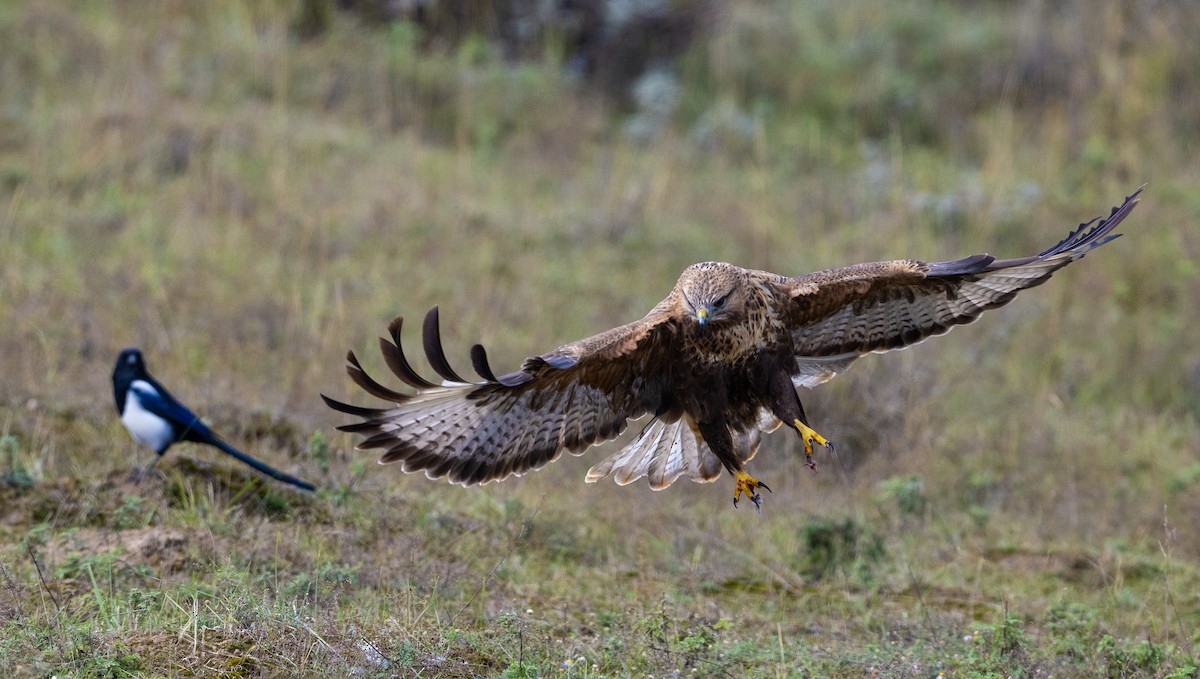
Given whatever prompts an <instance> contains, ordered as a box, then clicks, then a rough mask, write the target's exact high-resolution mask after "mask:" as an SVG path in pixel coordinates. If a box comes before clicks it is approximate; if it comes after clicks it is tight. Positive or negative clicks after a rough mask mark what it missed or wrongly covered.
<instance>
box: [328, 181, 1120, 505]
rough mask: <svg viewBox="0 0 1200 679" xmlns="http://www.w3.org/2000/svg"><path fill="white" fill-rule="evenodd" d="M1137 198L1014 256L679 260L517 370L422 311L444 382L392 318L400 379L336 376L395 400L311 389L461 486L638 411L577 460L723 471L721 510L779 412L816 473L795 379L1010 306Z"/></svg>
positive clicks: (601, 431)
mask: <svg viewBox="0 0 1200 679" xmlns="http://www.w3.org/2000/svg"><path fill="white" fill-rule="evenodd" d="M1140 193H1141V189H1138V191H1137V192H1135V193H1134V194H1133V195H1132V196H1129V197H1128V198H1126V199H1125V202H1124V204H1122V205H1121V206H1120V207H1118V208H1114V209H1113V211H1112V214H1110V215H1109V217H1108V218H1107V219H1093V220H1092V221H1090V222H1087V223H1085V224H1081V225H1080V226H1079V228H1078V229H1076V230H1075V231H1073V232H1071V234H1070V235H1068V236H1067V237H1066V239H1064V240H1063V241H1062V242H1060V243H1059V244H1058V245H1055V246H1054V247H1052V248H1050V249H1048V250H1046V251H1044V252H1042V253H1041V254H1038V255H1035V256H1032V257H1022V258H1020V259H996V258H995V257H992V256H991V255H986V254H981V255H974V256H972V257H967V258H965V259H959V260H955V261H952V262H934V263H932V264H927V263H925V262H920V261H916V260H911V259H901V260H894V261H890V262H875V263H870V264H856V265H854V266H848V267H845V268H842V269H830V270H827V271H818V272H816V273H811V274H808V275H806V276H798V277H794V278H789V277H787V276H781V275H778V274H773V273H768V272H765V271H754V270H750V269H743V268H741V267H737V266H734V265H732V264H724V263H720V262H703V263H700V264H694V265H692V266H690V267H688V268H687V269H685V270H684V272H683V274H682V275H681V276H680V277H679V281H678V282H677V283H676V284H675V288H674V289H673V290H672V291H671V293H670V294H669V295H667V297H666V299H664V300H663V301H662V302H660V303H659V304H658V305H657V306H655V307H654V308H653V309H652V310H651V311H650V313H648V314H647V315H646V316H645V318H642V319H641V320H639V321H634V322H633V323H629V324H627V325H623V326H620V327H618V328H613V329H611V330H608V331H606V332H602V333H600V334H599V335H596V336H594V337H589V338H587V339H583V340H579V341H578V342H572V343H570V344H566V345H563V346H561V347H559V348H557V349H555V350H554V351H551V352H550V353H547V354H543V355H541V356H534V357H532V358H528V359H526V360H525V362H524V365H522V366H521V369H520V370H518V371H516V372H512V373H508V374H506V375H501V376H499V377H497V376H496V375H495V373H493V372H492V369H491V367H490V366H489V365H488V360H487V355H486V353H485V352H484V350H483V347H481V346H479V345H475V346H474V347H472V348H471V362H472V364H473V367H474V368H475V372H477V373H478V374H479V376H480V378H481V379H480V380H477V381H472V380H468V379H465V378H463V377H461V376H460V375H459V374H458V373H457V372H456V371H455V370H454V369H453V368H451V367H450V364H449V362H448V361H447V360H446V355H445V352H444V351H443V350H442V344H441V337H440V333H439V328H438V313H437V308H436V307H435V308H433V309H432V310H430V312H429V314H428V315H427V316H426V317H425V324H424V332H423V340H424V348H425V354H426V356H427V357H428V359H429V364H430V365H431V366H432V368H433V369H434V370H435V371H436V372H437V373H438V375H440V376H441V378H442V381H441V382H431V381H429V380H426V379H425V378H423V377H421V376H420V375H418V374H417V373H416V372H415V371H414V370H413V369H412V368H411V367H410V366H409V363H408V361H407V360H406V359H405V357H404V353H403V351H402V350H401V348H400V329H401V325H402V322H403V318H402V317H400V318H396V319H395V320H394V321H392V323H391V325H390V327H389V330H390V334H391V336H392V341H388V340H385V339H381V340H380V346H381V347H382V350H383V356H384V359H385V360H386V362H387V364H388V366H389V367H390V368H391V370H392V372H394V373H395V374H396V376H397V377H399V378H400V379H401V380H402V381H403V382H405V383H406V384H407V385H409V386H410V387H412V388H413V389H414V390H415V391H414V392H410V393H403V392H399V391H394V390H392V389H390V388H388V387H385V386H383V385H381V384H380V383H378V382H376V381H375V380H374V379H372V378H371V377H370V376H369V375H367V373H366V372H365V371H364V370H363V368H362V365H361V364H360V363H359V362H358V359H357V358H356V357H355V356H354V353H353V352H350V353H349V354H348V355H347V357H346V359H347V361H348V362H349V365H348V366H347V371H348V372H349V373H350V377H351V378H352V379H353V380H354V381H355V382H356V383H357V384H358V385H359V386H360V387H362V388H363V389H364V390H366V391H367V392H368V393H369V394H371V395H372V396H376V397H378V398H381V399H383V400H385V401H390V402H391V403H392V405H391V406H389V407H385V408H363V407H359V406H354V405H348V404H345V403H341V402H338V401H335V400H333V399H331V398H329V397H326V396H324V395H322V397H323V398H324V399H325V402H326V403H328V404H329V406H330V407H331V408H334V409H336V410H339V411H341V412H344V413H348V414H350V415H355V416H357V417H359V418H361V420H362V421H361V422H356V423H354V424H348V425H344V426H341V427H339V429H341V430H343V431H348V432H354V433H357V434H362V435H364V436H365V437H366V438H365V440H363V441H362V442H361V443H359V445H358V447H359V448H360V449H382V450H383V451H384V452H383V456H382V457H381V458H380V462H381V463H386V462H400V463H401V468H402V469H403V470H404V471H405V472H416V471H424V472H425V475H426V476H428V477H430V478H440V477H443V476H445V477H448V478H449V480H450V481H451V482H453V483H459V484H462V485H464V486H470V485H473V484H476V483H487V482H488V481H493V480H499V479H503V478H505V477H507V476H509V475H512V474H517V475H521V474H523V473H525V472H527V471H529V470H531V469H538V468H540V467H542V466H543V465H545V464H546V463H548V462H550V461H552V460H554V459H555V458H557V457H558V456H559V455H560V454H561V453H562V451H564V450H566V451H569V452H571V453H573V454H576V455H578V454H580V453H582V452H584V451H585V450H587V449H588V448H589V447H591V446H593V445H596V444H599V443H602V442H604V441H608V440H610V439H612V438H615V437H616V436H617V435H619V434H620V433H621V432H622V431H624V429H625V427H626V424H627V423H628V422H629V421H630V420H636V419H638V418H640V417H643V416H645V415H650V416H651V419H650V421H649V423H648V424H646V425H645V427H644V428H643V429H642V430H641V432H640V433H639V434H638V435H637V436H636V437H635V438H634V439H633V440H632V441H630V442H629V443H628V445H626V446H624V447H623V448H621V450H619V451H617V452H616V453H614V454H613V455H611V456H609V457H608V458H606V459H605V460H603V461H601V462H600V463H599V464H597V465H596V466H594V467H592V468H591V469H590V470H589V471H588V474H587V479H586V480H587V481H588V482H594V481H597V480H599V479H602V478H604V477H605V476H609V475H612V476H613V477H614V480H615V481H616V482H617V483H618V484H620V485H625V484H627V483H630V482H632V481H635V480H637V479H639V478H642V477H643V476H644V477H647V479H648V481H649V483H650V487H651V488H654V489H655V490H659V489H662V488H666V487H667V486H669V485H671V483H673V482H674V481H675V480H676V479H678V478H679V477H681V476H684V477H687V478H688V479H690V480H692V481H700V482H708V481H714V480H716V479H717V477H719V476H720V475H721V470H722V469H724V470H726V471H728V472H729V473H730V474H731V475H733V477H734V481H735V485H734V491H733V502H734V504H735V505H736V504H737V501H738V498H740V497H741V496H742V495H743V494H745V495H746V496H748V497H749V498H750V500H751V501H753V502H754V503H755V505H759V503H760V501H761V498H760V496H759V495H758V492H757V489H758V488H766V485H765V484H763V483H762V482H761V481H758V480H757V479H755V478H754V477H752V476H750V475H749V474H747V473H746V471H745V469H744V467H745V464H746V463H747V462H748V461H750V460H751V459H752V458H753V457H754V455H755V453H756V452H757V450H758V444H759V441H760V439H761V437H762V434H763V433H766V432H771V431H773V430H774V429H776V428H777V427H778V426H779V425H780V424H781V423H783V424H786V425H787V426H789V427H791V428H793V429H795V430H796V432H797V434H798V435H799V437H800V440H801V441H802V442H803V445H804V453H805V455H806V456H807V461H808V464H809V466H811V467H814V468H815V465H814V463H813V460H812V452H813V446H814V445H821V446H829V447H832V444H831V443H830V442H829V441H827V440H826V439H825V438H824V437H822V436H821V435H820V434H818V433H817V432H815V431H813V429H812V428H811V427H810V426H809V424H808V419H807V417H805V414H804V408H803V407H802V406H801V404H800V398H799V394H798V393H797V388H798V387H813V386H816V385H818V384H820V383H822V382H825V381H827V380H829V379H830V378H832V377H833V376H835V375H837V374H838V373H840V372H842V371H843V370H845V369H846V368H847V366H849V365H850V364H851V363H852V362H853V361H854V360H855V359H857V358H859V357H860V356H863V355H864V354H868V353H871V352H885V351H891V350H892V349H902V348H904V347H908V346H911V345H913V344H916V343H917V342H920V341H922V340H924V339H927V338H929V337H933V336H934V335H941V334H943V333H945V332H947V331H949V330H950V329H951V328H953V327H954V326H956V325H961V324H964V323H970V322H971V321H974V320H975V319H976V318H978V317H979V315H980V314H982V313H983V312H984V311H986V310H988V309H994V308H996V307H999V306H1003V305H1005V304H1007V303H1009V302H1010V301H1012V299H1013V298H1014V297H1015V296H1016V294H1017V292H1019V291H1021V290H1024V289H1025V288H1031V287H1033V286H1035V285H1039V284H1041V283H1044V282H1045V281H1046V280H1047V279H1048V278H1050V275H1051V274H1052V273H1053V272H1055V271H1057V270H1058V269H1060V268H1062V267H1064V266H1066V265H1067V264H1069V263H1071V262H1073V261H1075V260H1077V259H1079V258H1081V257H1083V256H1084V255H1085V254H1087V253H1088V252H1090V251H1092V250H1093V249H1095V248H1097V247H1100V246H1101V245H1104V244H1105V243H1107V242H1109V241H1110V240H1112V239H1114V238H1116V237H1117V235H1119V234H1116V235H1111V231H1112V229H1113V227H1115V226H1116V225H1117V224H1119V223H1120V222H1121V220H1123V219H1125V217H1127V216H1128V215H1129V213H1130V212H1131V211H1132V210H1133V208H1134V206H1136V205H1137V202H1138V200H1137V197H1138V194H1140Z"/></svg>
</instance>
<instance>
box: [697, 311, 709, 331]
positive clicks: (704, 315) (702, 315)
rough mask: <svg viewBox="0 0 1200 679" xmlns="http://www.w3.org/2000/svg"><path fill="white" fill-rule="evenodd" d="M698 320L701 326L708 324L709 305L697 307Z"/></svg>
mask: <svg viewBox="0 0 1200 679" xmlns="http://www.w3.org/2000/svg"><path fill="white" fill-rule="evenodd" d="M696 322H697V323H699V324H700V327H701V328H703V327H704V326H706V325H708V307H704V306H702V307H700V308H699V309H696Z"/></svg>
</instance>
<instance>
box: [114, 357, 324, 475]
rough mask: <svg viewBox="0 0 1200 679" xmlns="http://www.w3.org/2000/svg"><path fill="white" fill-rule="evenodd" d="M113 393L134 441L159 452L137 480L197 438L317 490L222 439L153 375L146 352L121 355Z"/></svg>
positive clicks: (261, 468)
mask: <svg viewBox="0 0 1200 679" xmlns="http://www.w3.org/2000/svg"><path fill="white" fill-rule="evenodd" d="M113 396H114V397H116V399H117V412H118V413H119V414H120V415H121V423H122V424H124V425H125V428H126V429H128V430H129V433H130V434H131V435H132V436H133V438H134V440H135V441H137V442H138V443H141V444H142V445H145V446H149V447H150V448H153V449H154V452H155V453H157V455H156V456H155V458H154V461H153V462H151V463H150V464H148V465H146V466H145V467H143V468H142V469H140V470H138V472H137V474H136V475H135V476H134V478H135V479H136V480H139V481H140V480H141V478H142V476H144V475H145V474H146V472H148V471H150V469H152V468H153V467H154V465H155V464H157V463H158V461H159V460H160V459H162V456H163V453H165V452H167V449H168V448H170V447H171V446H172V445H173V444H175V443H178V442H180V441H195V442H196V443H207V444H208V445H210V446H214V447H215V448H217V449H219V450H220V451H221V452H223V453H226V454H228V455H232V456H233V457H236V458H237V459H239V460H241V461H242V462H245V463H246V464H248V465H250V466H251V467H254V468H255V469H257V470H258V471H260V472H262V473H263V474H266V475H267V476H270V477H271V478H273V479H276V480H279V481H283V482H284V483H290V484H292V485H293V486H296V487H297V488H303V489H304V490H315V487H314V486H313V485H312V484H311V483H307V482H305V481H301V480H300V479H298V478H296V477H294V476H290V475H288V474H285V473H283V472H281V471H279V470H278V469H274V468H272V467H269V466H267V465H265V464H263V463H262V462H259V461H258V460H256V459H254V458H252V457H250V456H249V455H246V454H245V453H243V452H241V451H239V450H237V449H236V448H234V447H233V446H231V445H229V444H228V443H225V442H224V441H222V440H221V439H220V437H218V436H217V435H216V434H214V433H212V431H211V430H210V429H209V428H208V426H207V425H205V424H204V423H203V422H201V421H200V418H198V417H196V415H195V414H193V413H192V411H190V410H188V409H187V407H186V406H184V405H183V404H182V403H180V402H179V401H176V400H175V397H174V396H171V392H169V391H167V390H166V388H165V387H163V385H161V384H159V383H158V380H155V379H154V378H153V377H151V376H150V373H149V372H147V371H146V362H145V360H143V359H142V352H141V351H139V350H137V349H126V350H124V351H122V352H121V355H120V356H117V366H116V367H115V368H114V369H113Z"/></svg>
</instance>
